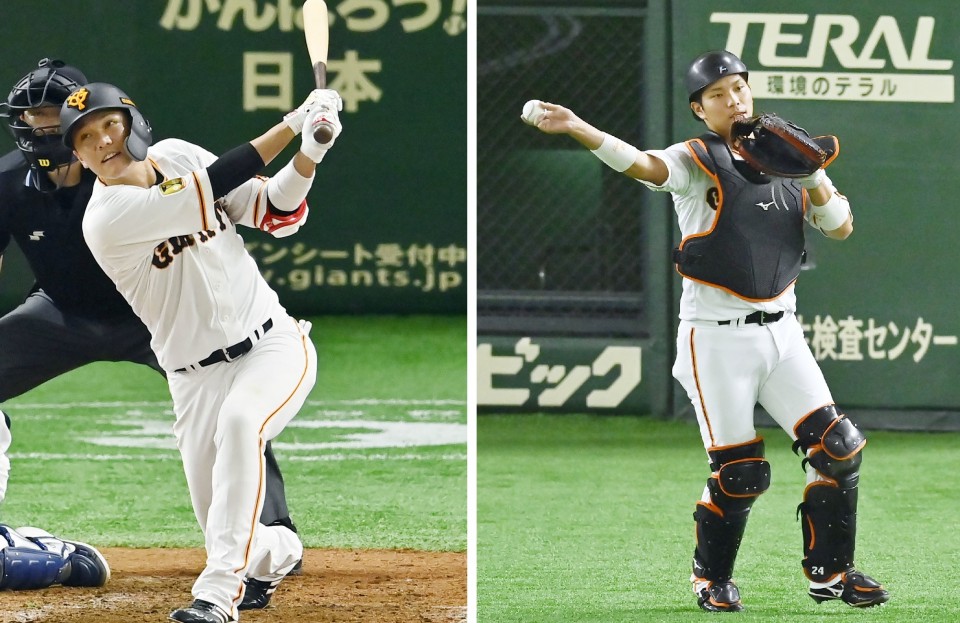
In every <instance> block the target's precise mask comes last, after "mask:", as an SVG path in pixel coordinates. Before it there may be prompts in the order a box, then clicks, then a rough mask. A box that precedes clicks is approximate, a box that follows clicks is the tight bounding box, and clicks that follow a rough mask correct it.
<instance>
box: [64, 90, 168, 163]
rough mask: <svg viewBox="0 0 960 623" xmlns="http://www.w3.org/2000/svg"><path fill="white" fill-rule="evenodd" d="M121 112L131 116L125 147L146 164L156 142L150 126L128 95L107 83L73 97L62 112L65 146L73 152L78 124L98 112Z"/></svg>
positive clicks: (77, 91) (132, 156) (81, 91)
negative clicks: (116, 110) (151, 148)
mask: <svg viewBox="0 0 960 623" xmlns="http://www.w3.org/2000/svg"><path fill="white" fill-rule="evenodd" d="M111 109H120V110H125V111H126V112H127V114H128V115H129V116H130V135H129V136H127V139H126V140H125V141H124V143H123V146H124V147H125V148H126V150H127V153H129V154H130V157H131V158H133V159H134V160H146V159H147V148H148V147H150V144H151V143H152V142H153V131H152V129H151V127H150V122H149V121H147V120H146V119H144V117H143V115H142V114H140V109H139V108H137V105H136V104H134V103H133V100H132V99H130V98H129V97H128V96H127V94H126V93H124V92H123V91H121V90H120V89H119V88H117V87H115V86H114V85H112V84H107V83H106V82H92V83H90V84H87V85H84V86H82V87H80V88H79V89H77V90H76V91H74V92H73V93H71V94H70V96H69V97H68V98H67V99H66V101H64V102H63V106H62V107H61V108H60V128H61V129H62V130H63V144H64V145H66V146H67V147H68V148H70V149H73V130H74V129H75V126H76V125H77V122H78V121H80V120H81V119H83V118H84V117H86V116H87V115H89V114H90V113H92V112H96V111H98V110H111Z"/></svg>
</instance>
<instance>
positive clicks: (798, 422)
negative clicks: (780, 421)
mask: <svg viewBox="0 0 960 623" xmlns="http://www.w3.org/2000/svg"><path fill="white" fill-rule="evenodd" d="M831 405H832V406H837V403H835V402H828V403H826V404H822V405H820V406H819V407H817V408H816V409H814V410H813V411H810V412H808V413H807V414H806V415H804V416H803V417H802V418H800V419H799V420H797V423H796V424H794V425H793V436H794V438H796V436H797V429H798V428H800V425H801V424H803V422H804V420H806V419H807V418H808V417H810V416H811V415H813V414H814V413H816V412H817V411H819V410H820V409H823V408H824V407H829V406H831Z"/></svg>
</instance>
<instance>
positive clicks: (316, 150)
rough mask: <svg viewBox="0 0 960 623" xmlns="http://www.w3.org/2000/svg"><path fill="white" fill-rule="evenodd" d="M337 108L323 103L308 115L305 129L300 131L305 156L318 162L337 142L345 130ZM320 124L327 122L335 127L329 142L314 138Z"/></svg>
mask: <svg viewBox="0 0 960 623" xmlns="http://www.w3.org/2000/svg"><path fill="white" fill-rule="evenodd" d="M337 110H338V109H337V108H334V107H333V106H331V105H325V104H321V105H319V106H318V107H317V109H316V110H314V111H313V112H311V113H310V114H309V115H308V116H307V120H306V123H304V125H303V130H302V131H301V132H300V140H301V142H300V151H301V152H302V153H303V155H304V156H306V157H307V158H310V159H311V160H313V161H314V162H316V163H319V162H320V161H321V160H323V157H324V156H326V155H327V151H328V150H329V149H330V148H331V147H333V144H334V143H335V142H337V137H338V136H340V133H341V132H343V126H341V125H340V118H339V117H338V116H337ZM320 124H327V125H329V126H331V127H332V128H333V138H331V139H330V141H329V142H328V143H318V142H317V140H316V139H315V138H313V133H314V131H315V130H316V129H317V126H318V125H320Z"/></svg>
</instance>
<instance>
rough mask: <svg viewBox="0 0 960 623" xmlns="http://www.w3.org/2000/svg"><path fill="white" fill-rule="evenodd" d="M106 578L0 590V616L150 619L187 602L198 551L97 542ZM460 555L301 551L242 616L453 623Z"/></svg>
mask: <svg viewBox="0 0 960 623" xmlns="http://www.w3.org/2000/svg"><path fill="white" fill-rule="evenodd" d="M102 551H103V554H104V556H106V558H107V560H108V561H109V562H110V566H111V569H112V577H111V579H110V582H109V583H108V584H107V585H106V586H104V587H103V588H99V589H89V588H88V589H75V588H65V587H61V586H57V587H52V588H48V589H44V590H39V591H20V592H10V591H3V592H0V623H27V622H43V623H46V622H50V623H118V622H120V621H123V622H124V623H141V622H143V623H148V622H153V623H156V622H159V621H165V620H167V615H169V614H170V611H171V610H174V609H176V608H179V607H182V606H185V605H188V604H189V603H190V601H191V600H192V599H193V598H192V597H191V595H190V587H191V586H192V585H193V581H194V580H195V579H196V577H197V575H198V574H199V573H200V571H201V570H202V569H203V559H204V556H203V551H202V550H198V549H121V548H104V549H103V550H102ZM466 604H467V561H466V554H462V553H436V552H419V551H390V550H374V551H369V550H358V551H344V550H307V551H306V552H304V561H303V575H300V576H292V577H289V578H287V579H286V580H284V582H283V584H281V585H280V587H279V588H278V589H277V592H276V594H275V595H274V597H273V600H272V601H271V604H270V606H269V607H268V608H266V609H265V610H251V611H246V612H242V613H241V617H240V620H241V621H243V622H244V623H280V622H281V621H284V622H293V621H296V622H300V621H303V622H310V623H313V622H316V623H327V622H336V623H359V622H361V621H363V622H377V623H453V622H459V621H466Z"/></svg>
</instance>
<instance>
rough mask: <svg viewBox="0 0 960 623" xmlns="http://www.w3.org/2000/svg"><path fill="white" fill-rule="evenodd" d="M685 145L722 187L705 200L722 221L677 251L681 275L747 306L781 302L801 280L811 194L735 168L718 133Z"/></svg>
mask: <svg viewBox="0 0 960 623" xmlns="http://www.w3.org/2000/svg"><path fill="white" fill-rule="evenodd" d="M686 146H687V148H688V149H689V150H690V152H691V153H692V154H693V156H694V158H695V159H696V162H697V165H699V167H700V168H701V169H703V170H704V171H705V172H706V173H707V174H708V175H710V177H712V178H714V180H716V183H717V185H716V186H715V187H711V188H710V190H708V191H707V197H706V198H705V199H706V201H707V203H708V204H710V206H711V207H712V208H713V209H714V210H716V216H715V217H714V219H713V224H712V225H711V227H710V229H709V230H708V231H705V232H703V233H699V234H693V235H690V236H687V237H686V238H684V239H683V242H681V243H680V246H679V247H678V248H676V249H674V251H673V261H674V262H676V264H677V271H678V272H679V273H680V274H681V275H683V276H684V277H687V278H688V279H693V280H694V281H699V282H702V283H705V284H707V285H711V286H715V287H718V288H721V289H723V290H726V291H728V292H729V293H731V294H733V295H735V296H737V297H739V298H742V299H745V300H748V301H768V300H772V299H775V298H777V297H778V296H780V295H781V294H782V293H783V291H784V290H786V289H787V287H788V286H789V285H790V284H791V283H793V282H794V281H796V279H797V277H798V276H799V275H800V265H801V264H802V263H803V256H804V250H803V246H804V240H803V212H804V208H805V202H806V193H804V192H803V189H802V188H801V186H800V185H799V184H798V183H797V182H796V181H795V180H792V179H787V178H780V177H769V176H765V175H760V174H759V173H757V172H755V171H754V170H753V169H751V168H750V167H749V165H747V164H746V163H743V162H737V161H735V160H734V158H733V155H732V154H731V153H730V149H729V148H728V147H727V145H726V143H725V142H724V140H723V139H722V138H720V137H719V136H717V135H716V134H714V133H712V132H709V133H707V134H704V135H702V136H700V137H699V138H695V139H692V140H689V141H687V142H686Z"/></svg>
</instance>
